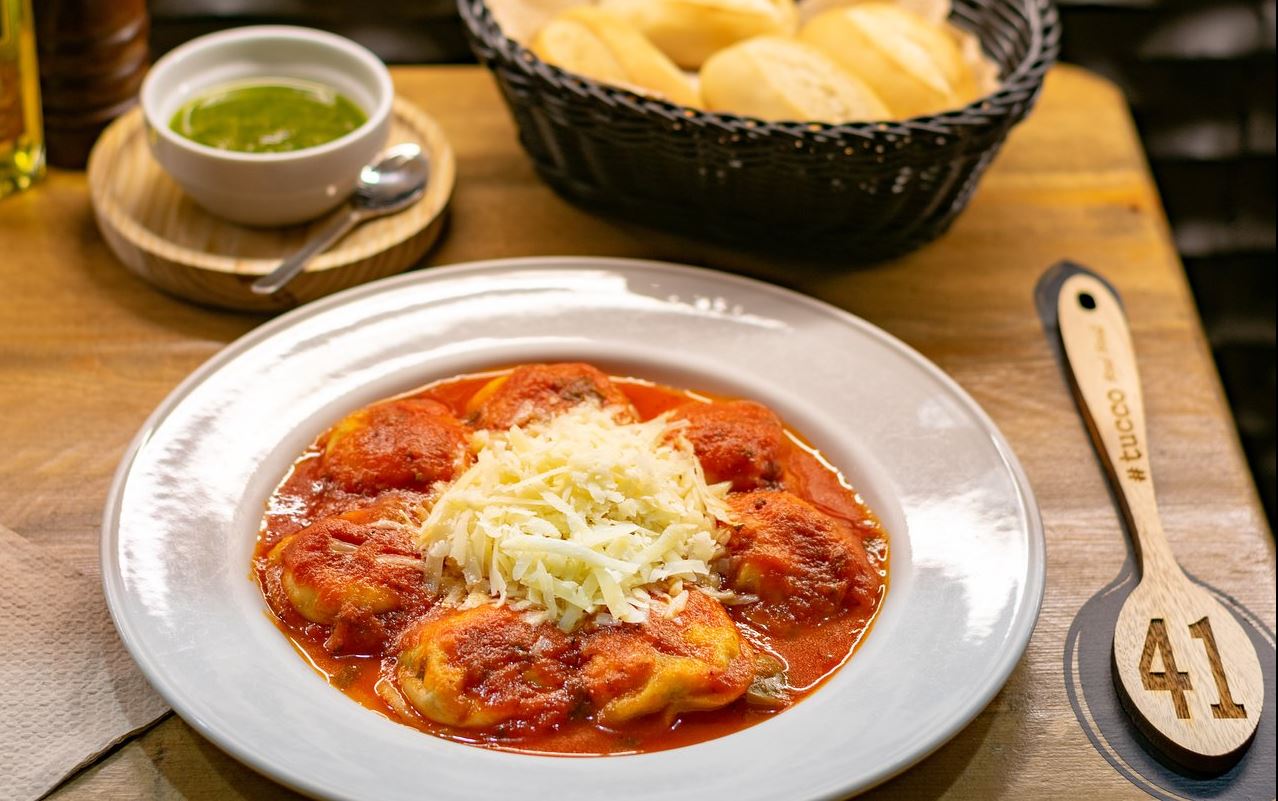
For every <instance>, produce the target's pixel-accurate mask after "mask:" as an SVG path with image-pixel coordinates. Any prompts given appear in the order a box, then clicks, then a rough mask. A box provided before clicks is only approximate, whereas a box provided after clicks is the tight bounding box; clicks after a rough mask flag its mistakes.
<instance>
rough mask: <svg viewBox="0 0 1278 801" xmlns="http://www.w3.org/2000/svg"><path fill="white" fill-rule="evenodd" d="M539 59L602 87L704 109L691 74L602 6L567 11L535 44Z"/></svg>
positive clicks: (541, 32) (548, 24) (540, 33)
mask: <svg viewBox="0 0 1278 801" xmlns="http://www.w3.org/2000/svg"><path fill="white" fill-rule="evenodd" d="M532 51H533V52H534V53H536V54H537V56H538V57H539V58H541V59H542V60H543V61H546V62H548V63H550V64H554V65H555V66H557V67H561V68H563V69H565V70H568V71H569V72H575V73H577V74H578V75H584V76H585V77H587V78H594V79H595V80H597V81H601V82H603V83H609V84H613V85H615V86H621V87H624V88H627V89H633V90H635V91H638V92H640V93H641V94H653V95H657V96H659V97H662V98H664V99H666V100H669V101H671V102H672V103H677V104H679V105H682V106H693V107H697V106H700V98H699V96H698V94H697V91H696V90H695V89H694V88H693V85H692V81H691V80H689V78H688V76H687V75H685V74H684V73H683V72H681V71H680V70H679V68H678V67H676V66H675V65H674V64H673V63H672V62H671V61H670V59H668V58H666V56H665V54H663V53H662V52H661V51H660V50H658V49H657V48H656V47H654V46H653V44H652V42H649V41H648V40H647V39H645V38H644V36H643V34H641V33H639V32H638V31H637V30H635V29H634V28H632V27H630V26H629V25H628V24H626V23H625V22H624V21H622V20H621V19H620V18H618V17H616V16H614V15H613V14H611V13H609V12H608V11H605V10H603V9H600V8H596V7H593V6H580V7H577V8H572V9H569V10H568V11H565V12H564V13H562V14H560V15H558V16H556V17H555V18H554V19H553V20H551V21H550V22H549V23H547V24H546V25H545V26H544V27H543V28H542V29H541V30H540V31H538V32H537V35H536V36H535V37H534V38H533V41H532Z"/></svg>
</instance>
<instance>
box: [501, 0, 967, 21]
mask: <svg viewBox="0 0 1278 801" xmlns="http://www.w3.org/2000/svg"><path fill="white" fill-rule="evenodd" d="M489 2H490V3H491V2H492V0H489ZM543 2H544V0H543ZM866 2H881V0H803V2H801V3H799V4H798V8H799V24H800V25H803V24H805V23H806V22H807V21H808V20H810V19H812V18H813V17H816V16H817V15H818V14H824V13H825V12H827V11H829V10H831V9H835V8H843V7H845V6H854V5H858V4H860V3H866ZM895 3H896V5H898V6H900V7H902V8H905V9H908V10H910V11H913V12H914V13H915V14H918V15H919V16H920V17H922V18H923V19H925V20H927V21H928V22H930V23H932V24H933V25H943V24H945V21H946V20H948V19H949V18H950V11H951V10H952V8H953V6H952V4H951V3H950V0H895Z"/></svg>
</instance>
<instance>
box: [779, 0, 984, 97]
mask: <svg viewBox="0 0 1278 801" xmlns="http://www.w3.org/2000/svg"><path fill="white" fill-rule="evenodd" d="M799 37H800V38H801V39H802V40H803V41H805V42H808V43H809V44H811V45H813V46H815V47H817V48H820V49H821V50H822V51H823V52H825V54H826V55H828V56H830V57H831V58H833V59H834V60H835V61H837V62H838V63H839V64H840V65H842V66H843V67H844V68H845V69H846V70H848V71H849V72H851V73H853V74H854V75H857V76H858V77H860V78H861V79H862V80H864V81H865V82H866V83H867V84H869V85H870V86H871V87H872V88H873V89H874V91H875V92H877V93H878V95H879V97H881V98H883V102H885V103H887V105H888V108H890V109H891V110H892V114H893V116H895V117H897V118H901V119H903V118H906V117H917V116H919V115H921V114H933V113H936V112H940V111H946V110H949V109H952V108H957V107H959V106H961V105H963V102H965V100H966V99H967V98H965V97H964V96H965V95H966V94H970V93H971V85H972V77H971V74H970V71H969V70H968V67H967V64H966V63H965V62H964V60H963V54H962V52H961V51H960V50H959V46H958V43H957V42H956V41H955V39H954V38H953V37H952V36H951V35H950V34H949V32H948V31H947V30H945V29H944V28H942V27H940V26H936V25H932V24H930V23H929V22H928V21H927V20H925V19H923V18H922V17H920V16H919V15H917V14H915V13H913V12H912V11H908V10H906V9H904V8H902V7H900V6H898V5H895V4H892V3H884V2H866V3H858V4H856V5H853V6H848V7H846V8H840V9H836V10H834V11H828V12H826V13H824V14H821V15H820V16H818V17H816V18H814V19H813V20H812V21H811V22H809V23H808V24H807V25H804V26H803V29H802V31H800V33H799Z"/></svg>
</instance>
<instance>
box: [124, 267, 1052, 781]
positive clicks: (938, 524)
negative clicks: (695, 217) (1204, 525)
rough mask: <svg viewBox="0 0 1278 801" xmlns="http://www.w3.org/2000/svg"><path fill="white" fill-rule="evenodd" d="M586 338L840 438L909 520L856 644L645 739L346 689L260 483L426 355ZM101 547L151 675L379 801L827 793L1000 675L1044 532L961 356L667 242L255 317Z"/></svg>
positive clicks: (174, 429) (442, 277) (212, 364)
mask: <svg viewBox="0 0 1278 801" xmlns="http://www.w3.org/2000/svg"><path fill="white" fill-rule="evenodd" d="M564 359H574V360H577V359H579V360H585V361H591V362H594V363H596V364H598V365H600V366H601V367H603V368H604V369H605V370H608V371H610V372H613V373H615V374H631V375H636V376H641V377H645V378H650V379H654V380H657V381H661V382H666V383H670V384H673V385H676V386H689V387H697V388H703V389H708V390H712V391H717V392H722V393H725V394H730V395H737V396H742V397H749V398H754V399H757V400H759V401H761V402H763V403H766V404H767V405H769V406H771V407H773V408H774V409H776V410H777V411H778V412H779V413H780V414H781V415H782V416H783V417H784V418H785V419H786V420H788V421H789V422H791V423H792V424H793V425H794V426H795V427H796V428H798V430H800V431H802V432H804V433H805V434H806V435H808V436H809V437H810V438H811V439H812V441H813V442H815V443H816V444H817V445H818V446H819V447H821V448H822V450H824V451H825V452H826V453H827V454H828V455H829V456H830V457H831V458H832V459H833V461H834V462H835V464H837V465H839V466H840V467H841V468H842V469H843V470H844V472H845V473H846V474H847V475H848V476H849V477H850V478H851V479H852V481H853V482H854V483H855V484H856V485H857V486H858V488H859V489H860V490H861V492H862V494H863V495H864V496H865V497H866V499H867V500H868V502H869V504H870V506H871V507H872V508H873V509H875V510H876V511H877V512H878V513H879V515H880V517H881V519H882V520H883V522H884V525H885V526H886V528H887V530H888V532H889V534H890V536H891V540H892V554H891V568H890V569H891V587H890V589H889V591H888V594H887V598H886V600H885V602H884V606H883V609H882V613H881V616H880V618H879V620H878V622H877V624H876V625H875V627H874V629H873V631H872V632H871V633H870V636H869V637H868V638H867V639H866V641H865V642H864V643H863V645H862V647H861V648H860V650H859V651H858V652H857V654H856V655H855V656H854V657H853V659H852V660H851V662H849V663H848V664H847V665H846V666H844V667H843V668H842V669H841V670H840V671H839V672H838V673H837V674H835V675H834V676H833V677H832V678H831V679H830V680H829V681H827V682H826V683H825V684H824V685H823V686H822V687H821V688H820V689H818V690H817V691H816V692H815V693H814V694H813V695H812V696H810V697H809V698H808V699H807V700H805V701H803V702H801V703H799V704H797V705H796V706H795V707H794V708H792V709H790V710H788V711H786V712H784V713H782V714H780V715H778V716H776V717H775V718H772V719H770V720H768V721H766V722H764V723H762V724H760V725H757V726H754V727H753V728H749V729H746V730H744V731H741V732H738V733H736V734H732V735H730V736H727V737H723V738H720V739H717V740H712V741H710V742H706V743H702V744H699V745H695V746H690V747H687V748H680V749H675V750H672V751H664V752H660V753H655V754H644V755H638V756H622V757H606V758H594V759H589V758H562V757H539V756H528V755H519V754H510V753H502V752H495V751H487V750H483V749H479V748H473V747H470V746H465V745H460V744H457V743H453V742H448V741H445V740H442V739H438V738H435V737H431V736H430V735H427V734H423V733H421V732H419V731H416V730H414V729H411V728H409V727H407V726H403V725H400V724H398V723H394V722H392V721H389V720H387V719H385V718H383V717H381V716H380V715H378V714H376V713H374V712H371V711H369V710H367V709H365V708H364V707H362V706H360V705H359V704H357V703H355V702H354V701H351V700H349V699H348V698H346V697H345V696H343V695H342V694H341V693H339V692H338V691H336V690H334V689H332V688H331V687H329V686H328V684H327V683H325V681H324V680H323V679H322V678H321V677H320V676H319V675H318V674H317V673H315V671H313V670H312V669H311V668H310V667H309V666H308V665H307V663H306V662H305V661H304V660H303V659H302V658H301V657H300V656H299V655H298V654H297V653H296V652H295V651H294V650H293V649H292V647H290V645H289V644H288V642H287V641H286V640H285V638H284V637H283V635H282V634H281V633H280V632H279V631H278V630H277V629H276V628H275V627H274V626H273V625H272V624H271V622H270V620H269V619H268V617H267V613H266V606H265V604H264V602H263V600H262V598H261V596H260V594H259V593H258V589H257V586H256V585H255V584H254V583H253V581H252V580H251V578H250V558H251V555H252V552H253V545H254V538H255V536H256V532H257V528H258V523H259V520H260V518H261V516H262V512H263V504H264V502H265V500H266V498H267V496H268V495H269V494H270V492H271V490H272V489H273V488H274V486H275V485H276V483H277V482H278V481H279V480H280V477H281V476H282V475H283V474H284V472H285V471H286V470H287V468H288V466H289V464H290V463H291V462H292V461H293V459H294V458H295V457H296V456H297V454H298V453H300V452H301V451H302V449H303V448H305V447H306V445H307V444H308V443H310V442H311V440H312V439H314V437H315V436H316V435H317V434H318V433H319V432H321V431H322V430H324V429H325V428H326V427H328V426H329V425H331V424H332V423H333V422H334V421H335V420H336V419H337V418H338V417H340V416H341V415H343V414H344V413H345V412H347V411H349V410H351V409H353V408H355V407H357V406H359V405H361V404H365V403H368V402H370V401H373V400H375V399H378V398H381V397H384V396H387V395H391V394H394V393H398V392H402V391H404V390H407V389H410V388H412V387H414V386H417V385H420V384H423V383H426V382H428V381H431V380H433V379H437V378H442V377H445V376H450V375H454V374H457V373H462V372H469V371H474V370H478V369H482V368H486V367H491V366H495V365H508V364H512V363H518V362H526V361H533V360H564ZM102 566H103V574H104V583H105V588H106V596H107V600H108V602H109V604H110V607H111V612H112V615H113V616H114V618H115V623H116V626H117V627H119V630H120V633H121V635H122V636H123V638H124V642H125V644H126V645H127V646H128V648H129V650H130V652H132V654H133V657H134V658H135V659H136V660H137V662H138V664H139V665H140V666H141V667H142V669H143V670H144V671H145V672H146V675H147V676H148V677H149V678H150V680H151V683H152V684H153V685H154V686H155V688H156V689H157V690H159V692H160V693H161V694H162V695H163V696H164V697H165V698H166V699H168V701H169V703H171V704H172V705H173V707H174V709H176V710H177V712H178V713H179V714H180V715H181V716H182V717H183V718H184V719H185V720H186V721H187V722H188V723H190V724H191V725H192V726H194V727H195V728H196V729H198V730H199V731H200V732H201V733H202V734H204V735H205V736H206V737H208V738H209V739H210V740H212V741H213V742H215V743H216V744H218V745H219V746H221V747H222V748H224V749H225V750H226V751H228V752H229V753H231V754H232V755H234V756H235V757H236V758H238V759H240V760H242V761H243V762H245V763H247V764H249V765H251V766H252V767H254V768H256V769H257V770H260V771H261V772H262V773H265V774H266V775H268V776H271V777H272V778H274V779H276V780H278V781H280V782H283V783H284V784H287V785H289V786H291V787H294V788H296V789H298V790H300V791H302V792H305V793H309V794H312V795H315V796H319V797H324V798H334V799H356V798H377V799H383V800H384V801H395V800H396V799H412V800H413V801H420V799H423V798H430V799H437V800H439V801H463V800H464V801H486V800H488V799H493V801H496V800H497V799H500V800H501V801H508V800H509V799H511V798H554V799H556V801H595V800H596V799H599V798H608V799H610V801H627V800H628V799H640V798H679V797H688V796H690V795H692V794H694V791H695V795H696V796H697V797H704V798H732V799H734V801H752V799H760V800H762V799H768V800H771V799H778V798H785V799H790V800H791V801H802V800H803V799H832V798H838V797H842V796H845V795H848V794H851V793H854V792H857V791H860V790H864V789H866V788H868V787H871V786H873V785H875V784H877V783H879V782H881V781H883V780H885V779H887V778H889V777H891V776H893V775H894V774H896V773H898V772H900V771H902V770H904V769H905V768H907V767H909V766H910V765H912V764H914V763H915V762H917V761H919V760H920V759H922V758H923V757H924V756H926V755H927V754H928V753H930V752H931V751H933V750H934V749H935V748H937V747H938V746H939V745H941V744H942V743H944V742H945V741H946V740H948V739H949V738H950V737H952V736H953V735H954V734H955V733H957V732H958V731H959V730H960V729H962V728H963V726H964V725H966V724H967V723H968V722H969V721H970V720H972V718H973V717H975V716H976V714H977V713H978V712H980V710H981V709H982V708H983V707H984V706H985V705H986V704H987V703H988V702H989V700H990V699H991V698H992V697H993V696H994V694H995V693H996V692H997V691H998V689H999V688H1000V687H1001V686H1002V685H1003V683H1004V681H1006V679H1007V676H1008V674H1009V673H1010V672H1011V670H1012V668H1013V667H1014V666H1015V664H1016V662H1017V661H1018V660H1019V658H1020V656H1021V653H1022V652H1023V650H1024V648H1025V645H1026V643H1027V641H1028V640H1029V637H1030V633H1031V631H1032V630H1033V628H1034V622H1035V619H1036V617H1037V615H1038V609H1039V604H1040V601H1041V600H1042V594H1043V584H1044V553H1043V534H1042V526H1041V522H1040V520H1039V515H1038V509H1037V507H1036V505H1035V503H1034V499H1033V496H1032V495H1031V493H1030V488H1029V485H1028V483H1027V482H1026V479H1025V476H1024V474H1023V473H1022V471H1021V469H1020V466H1019V465H1018V464H1017V462H1016V458H1015V456H1014V455H1013V454H1012V452H1011V449H1010V448H1009V447H1008V445H1007V442H1006V441H1005V440H1004V439H1003V437H1002V436H1001V435H1000V434H999V432H998V431H997V430H996V429H995V428H994V425H993V424H992V423H991V422H990V420H989V418H988V417H986V416H985V414H984V413H983V412H982V411H981V410H980V409H979V408H978V407H977V405H976V404H975V403H974V402H973V401H972V399H971V398H969V397H968V396H967V394H966V393H964V392H963V391H962V390H961V389H960V388H959V387H958V386H957V385H956V384H955V383H954V382H953V381H951V380H950V379H949V378H947V377H946V376H945V375H944V374H942V373H941V372H940V370H938V369H937V368H936V367H934V366H933V365H932V364H930V363H929V362H927V361H926V360H925V359H923V357H921V356H920V355H919V354H917V353H915V352H914V351H912V350H910V349H909V348H908V347H906V346H905V345H903V344H902V343H901V342H899V341H897V340H896V339H893V338H892V337H891V336H889V335H887V334H885V333H884V332H883V331H881V330H879V329H877V328H875V327H874V326H871V325H869V324H868V323H865V322H864V321H862V320H859V319H857V318H855V317H852V316H851V315H848V314H845V313H843V312H841V311H838V310H837V309H834V308H831V307H829V306H826V305H824V304H821V303H818V302H816V301H814V300H811V299H808V298H805V297H803V296H801V295H797V294H795V293H792V292H788V291H785V290H781V289H778V288H776V287H772V286H769V285H766V284H762V283H757V282H754V281H749V280H745V279H742V278H736V277H732V276H728V275H724V274H721V273H715V272H710V271H705V270H694V269H691V268H686V267H676V266H673V265H666V264H656V263H649V262H637V261H625V260H607V259H569V258H560V259H535V260H518V261H502V262H488V263H481V264H474V265H468V266H461V267H455V268H446V269H431V270H427V271H422V272H416V273H411V274H409V275H404V276H400V277H397V278H392V279H388V280H384V281H379V282H377V283H374V284H369V285H367V286H363V287H359V288H356V289H352V290H349V291H346V292H343V293H341V294H338V295H334V296H332V297H330V298H327V299H325V300H321V301H319V302H316V303H312V304H310V305H308V306H305V307H303V308H300V309H297V310H296V311H294V312H292V313H290V314H287V315H284V316H283V317H280V318H279V319H277V320H275V321H273V322H270V323H267V324H266V325H263V326H261V327H260V328H258V329H257V330H255V331H253V332H252V333H250V334H248V335H247V336H245V337H243V338H242V339H240V340H239V341H237V342H235V343H234V344H232V345H230V346H229V347H227V348H226V349H225V350H224V351H222V352H221V353H220V354H218V355H217V356H216V357H214V358H213V359H211V360H210V361H209V362H208V363H207V364H205V365H204V366H203V367H201V368H200V369H199V370H197V371H196V372H195V373H194V374H193V375H192V376H191V377H190V378H189V379H187V380H186V381H185V382H184V383H183V384H182V385H181V386H180V387H178V388H177V389H176V390H175V391H174V392H173V394H172V395H170V396H169V398H168V399H167V400H166V401H165V402H164V403H163V404H161V405H160V408H159V409H157V410H156V412H155V414H154V415H152V417H151V419H150V420H148V421H147V423H146V425H145V426H144V427H143V429H142V431H141V432H140V433H139V434H138V437H137V439H136V440H135V441H134V444H133V447H132V448H131V450H130V452H129V454H128V456H127V457H126V458H125V460H124V462H123V464H122V465H121V466H120V470H119V472H118V473H117V475H116V480H115V484H114V486H113V488H112V490H111V496H110V499H109V501H108V503H107V508H106V513H105V518H104V522H103V540H102Z"/></svg>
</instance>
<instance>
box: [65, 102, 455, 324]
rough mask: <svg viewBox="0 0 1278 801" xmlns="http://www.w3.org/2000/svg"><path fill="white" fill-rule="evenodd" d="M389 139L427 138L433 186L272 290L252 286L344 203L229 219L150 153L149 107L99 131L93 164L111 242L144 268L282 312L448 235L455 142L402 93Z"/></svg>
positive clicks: (206, 293)
mask: <svg viewBox="0 0 1278 801" xmlns="http://www.w3.org/2000/svg"><path fill="white" fill-rule="evenodd" d="M388 141H389V142H390V143H391V144H400V143H403V142H413V143H415V144H418V145H420V146H421V148H422V150H423V151H424V152H425V153H426V155H427V157H428V158H429V159H430V165H431V177H430V183H429V184H427V187H426V194H425V195H424V196H423V197H422V199H421V200H419V201H418V202H417V203H415V204H414V205H413V206H411V207H410V208H408V209H407V210H405V211H403V212H400V213H399V214H394V215H391V216H389V217H383V218H381V219H377V220H373V221H371V222H368V223H365V224H363V225H361V226H359V227H358V228H356V229H355V230H354V231H352V232H351V233H349V234H347V235H346V236H345V237H343V238H342V240H341V241H339V242H338V243H337V244H336V245H335V246H334V247H332V248H331V249H329V250H328V251H326V252H324V253H323V254H321V255H319V256H317V257H316V258H315V259H314V260H312V261H311V263H310V264H308V265H307V266H306V269H305V271H304V272H303V273H302V274H301V275H299V276H298V277H297V278H295V279H294V280H293V281H292V282H290V283H289V285H288V287H287V289H286V290H285V291H282V292H279V293H276V294H275V295H272V296H270V297H262V296H260V295H255V294H253V293H252V292H251V291H250V290H249V286H250V284H251V283H252V282H253V279H255V278H257V277H258V276H261V275H265V274H267V273H269V272H270V271H271V270H273V269H274V268H275V266H276V265H277V264H278V263H279V262H280V260H281V259H283V258H285V257H286V256H289V255H291V254H292V253H294V252H296V251H297V250H299V249H301V247H302V246H303V245H304V244H306V242H308V241H309V240H310V239H311V237H312V236H314V235H315V233H316V232H317V231H319V230H320V229H322V228H323V227H324V226H326V225H327V224H328V223H329V221H330V220H332V219H333V217H334V216H336V215H338V214H343V213H345V209H344V208H339V209H337V210H335V211H334V212H332V213H331V214H328V215H325V216H324V217H321V218H320V219H318V220H315V221H313V222H311V223H309V224H306V225H292V226H286V227H281V228H250V227H247V226H243V225H236V224H235V223H232V222H229V221H226V220H222V219H221V218H219V217H216V216H214V215H212V214H210V213H208V212H207V211H205V210H204V209H202V208H201V207H200V206H198V205H196V203H195V202H194V201H192V200H191V199H190V198H189V197H187V196H186V195H185V194H183V192H182V190H181V189H180V188H179V187H178V185H177V184H176V183H174V182H173V180H172V179H171V178H169V176H168V175H167V174H165V172H164V170H163V169H162V168H161V167H160V165H159V163H158V162H156V161H155V159H154V158H152V157H151V152H150V150H149V148H148V147H147V143H146V126H145V124H144V123H143V120H142V112H141V111H140V110H134V111H132V112H130V113H129V114H126V115H124V116H123V117H121V118H120V119H118V120H116V121H115V122H114V123H112V125H111V127H110V128H108V129H107V130H106V131H105V132H104V133H103V134H102V138H101V139H99V140H98V144H97V145H96V146H95V147H94V149H93V154H92V155H91V157H90V158H89V167H88V171H87V173H86V175H87V177H88V182H89V196H90V198H91V199H92V201H93V208H94V211H95V212H96V214H97V219H98V227H99V228H100V229H101V231H102V235H103V237H104V238H105V239H106V241H107V243H108V244H109V245H110V246H111V250H112V251H114V253H115V255H116V256H117V257H118V258H119V260H120V261H121V262H122V263H123V264H124V265H125V266H126V267H128V268H129V269H130V270H132V271H133V272H135V273H137V274H138V275H139V276H141V277H143V278H145V279H146V280H148V281H150V282H151V283H153V284H155V285H156V286H158V287H160V288H161V289H163V290H165V291H167V292H171V293H172V294H174V295H178V296H179V297H183V298H187V299H188V300H194V301H196V302H197V303H207V304H210V305H214V306H223V307H227V308H232V309H244V310H250V311H277V310H280V309H287V308H291V307H293V306H296V305H298V304H300V303H305V302H307V301H311V300H315V299H316V298H319V297H323V296H324V295H328V294H331V293H333V292H337V291H338V290H342V289H346V288H347V287H351V286H355V285H356V284H362V283H365V282H367V281H372V280H374V279H377V278H384V277H385V276H388V275H393V274H395V273H398V272H402V271H403V270H405V269H406V268H407V267H409V266H410V265H412V264H416V263H417V262H418V261H419V260H420V259H421V257H422V255H423V254H424V253H425V252H426V251H427V249H429V248H430V246H431V245H433V244H434V243H435V241H436V240H437V239H438V238H439V234H440V231H441V230H442V228H443V215H444V212H445V209H446V208H447V206H448V200H449V198H450V197H451V196H452V192H453V185H454V181H455V177H456V162H455V159H454V156H453V150H452V146H451V145H450V144H449V142H448V139H447V138H446V137H445V136H444V133H443V131H442V130H441V129H440V127H439V124H438V123H437V122H436V121H435V120H434V119H432V118H431V117H430V115H428V114H426V113H424V112H422V111H421V110H420V109H418V108H416V107H414V106H413V105H412V104H411V103H409V102H407V101H405V100H403V99H402V98H401V99H398V100H396V101H395V105H394V108H393V120H392V124H391V132H390V138H389V140H388Z"/></svg>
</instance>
